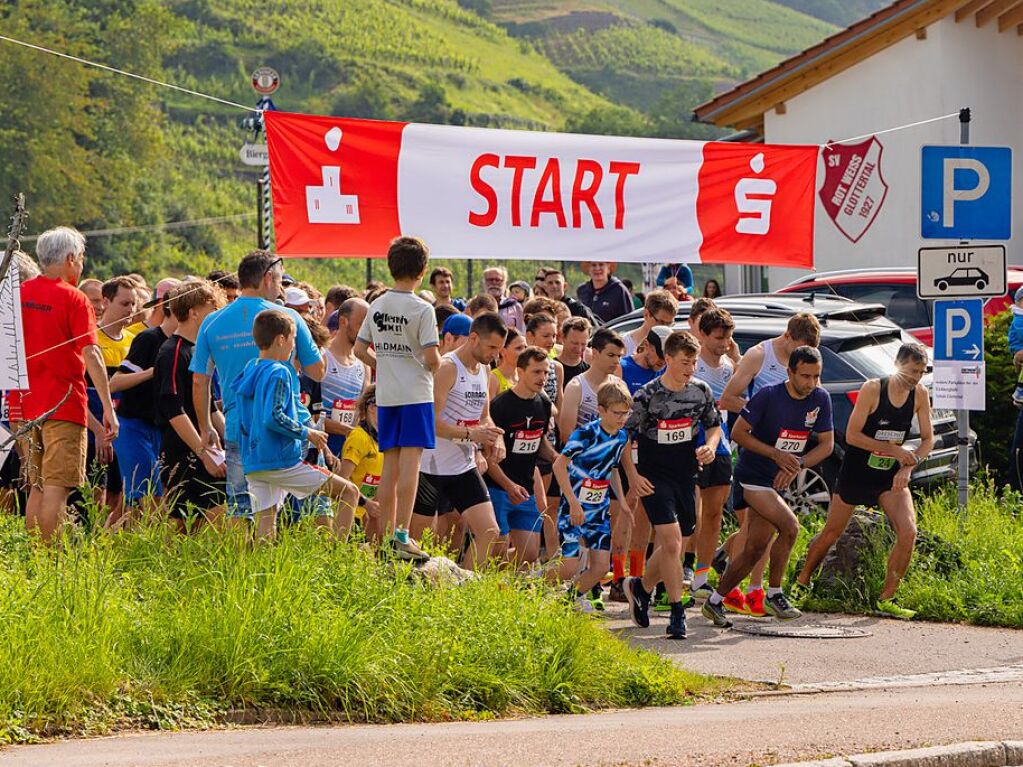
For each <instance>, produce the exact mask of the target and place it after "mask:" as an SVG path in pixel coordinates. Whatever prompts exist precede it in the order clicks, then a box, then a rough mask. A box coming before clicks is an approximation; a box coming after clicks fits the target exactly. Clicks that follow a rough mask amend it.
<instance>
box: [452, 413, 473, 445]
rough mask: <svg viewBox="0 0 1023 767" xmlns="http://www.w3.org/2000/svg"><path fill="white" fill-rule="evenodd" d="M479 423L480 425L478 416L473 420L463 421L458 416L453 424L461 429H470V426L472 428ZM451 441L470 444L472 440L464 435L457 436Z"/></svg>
mask: <svg viewBox="0 0 1023 767" xmlns="http://www.w3.org/2000/svg"><path fill="white" fill-rule="evenodd" d="M479 425H480V419H479V418H477V419H476V420H475V421H463V420H462V419H460V418H459V419H458V420H456V421H455V426H458V427H459V428H462V429H472V428H474V427H476V426H479ZM451 441H452V442H458V443H460V444H463V445H471V444H472V440H471V439H467V438H466V437H459V438H458V439H453V440H451Z"/></svg>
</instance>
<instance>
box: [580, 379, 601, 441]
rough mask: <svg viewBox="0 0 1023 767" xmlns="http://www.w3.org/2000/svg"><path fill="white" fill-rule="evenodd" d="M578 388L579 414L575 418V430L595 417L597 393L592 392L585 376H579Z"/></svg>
mask: <svg viewBox="0 0 1023 767" xmlns="http://www.w3.org/2000/svg"><path fill="white" fill-rule="evenodd" d="M579 388H581V389H582V396H581V398H580V399H579V414H578V415H576V417H575V428H577V429H578V428H579V427H580V426H585V425H586V424H588V423H589V422H590V421H592V420H594V419H595V418H596V417H597V415H598V414H597V392H595V391H593V387H592V386H590V383H589V381H587V380H586V374H585V373H584V374H583V375H581V376H579Z"/></svg>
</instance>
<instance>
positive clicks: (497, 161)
mask: <svg viewBox="0 0 1023 767" xmlns="http://www.w3.org/2000/svg"><path fill="white" fill-rule="evenodd" d="M500 167H501V158H500V157H498V156H497V155H496V154H481V155H480V156H479V157H477V158H476V162H474V163H473V164H472V171H470V174H469V183H470V184H472V188H473V191H475V192H476V194H478V195H479V196H480V197H482V198H483V199H484V200H486V201H487V209H486V211H485V212H484V213H473V212H472V211H471V210H470V211H469V223H470V224H472V225H473V226H490V225H491V224H493V223H494V221H496V220H497V192H495V191H494V187H492V186H491V185H490V184H488V183H487V182H486V181H484V180H483V178H482V177H481V176H480V171H481V170H482V169H483V168H500Z"/></svg>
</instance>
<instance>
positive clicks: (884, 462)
mask: <svg viewBox="0 0 1023 767" xmlns="http://www.w3.org/2000/svg"><path fill="white" fill-rule="evenodd" d="M874 439H876V440H878V441H879V442H890V443H891V444H893V445H901V444H902V443H903V442H905V440H906V432H904V431H898V430H896V429H878V430H877V431H876V432H874ZM897 463H898V461H896V460H895V459H894V458H892V457H891V456H890V455H881V454H880V453H871V454H870V457H869V458H868V459H867V466H869V467H870V468H872V469H878V470H880V471H890V470H891V469H894V468H895V464H897Z"/></svg>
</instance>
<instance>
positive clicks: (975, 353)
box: [966, 344, 981, 359]
mask: <svg viewBox="0 0 1023 767" xmlns="http://www.w3.org/2000/svg"><path fill="white" fill-rule="evenodd" d="M966 353H967V354H969V355H970V356H971V357H973V359H977V358H978V357H979V356H980V355H981V350H980V347H979V346H977V344H974V345H973V346H972V347H970V348H969V349H966Z"/></svg>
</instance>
